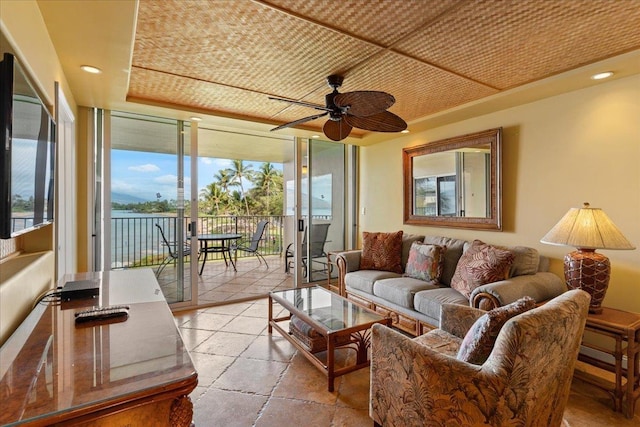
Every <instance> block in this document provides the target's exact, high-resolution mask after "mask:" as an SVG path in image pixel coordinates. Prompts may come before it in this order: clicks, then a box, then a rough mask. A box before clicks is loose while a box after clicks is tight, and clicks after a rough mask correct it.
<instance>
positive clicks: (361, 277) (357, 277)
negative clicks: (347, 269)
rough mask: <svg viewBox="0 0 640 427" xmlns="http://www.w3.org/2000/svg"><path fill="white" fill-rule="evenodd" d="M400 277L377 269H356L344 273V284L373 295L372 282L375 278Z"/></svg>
mask: <svg viewBox="0 0 640 427" xmlns="http://www.w3.org/2000/svg"><path fill="white" fill-rule="evenodd" d="M391 277H401V276H400V274H398V273H392V272H390V271H378V270H358V271H353V272H351V273H347V274H345V275H344V284H345V286H347V287H350V288H353V289H356V290H358V291H362V292H366V293H367V294H370V295H373V284H374V283H375V282H376V280H381V279H389V278H391Z"/></svg>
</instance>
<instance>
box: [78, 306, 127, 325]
mask: <svg viewBox="0 0 640 427" xmlns="http://www.w3.org/2000/svg"><path fill="white" fill-rule="evenodd" d="M128 315H129V306H128V305H108V306H105V307H93V308H90V309H88V310H83V311H79V312H77V313H76V314H75V316H76V322H89V321H91V320H102V319H111V318H115V317H123V316H128Z"/></svg>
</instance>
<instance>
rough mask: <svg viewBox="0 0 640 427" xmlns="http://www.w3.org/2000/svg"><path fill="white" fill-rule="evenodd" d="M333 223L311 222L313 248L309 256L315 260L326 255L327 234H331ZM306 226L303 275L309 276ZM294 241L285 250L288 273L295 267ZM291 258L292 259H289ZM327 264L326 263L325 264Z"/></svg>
mask: <svg viewBox="0 0 640 427" xmlns="http://www.w3.org/2000/svg"><path fill="white" fill-rule="evenodd" d="M330 225H331V224H311V236H310V237H311V248H310V253H309V257H310V258H311V261H312V262H313V260H314V258H322V257H326V256H327V254H326V253H325V251H324V245H325V244H326V243H327V235H328V234H329V226H330ZM306 231H307V230H306V228H305V233H304V238H303V240H302V257H301V258H302V267H303V270H302V275H303V276H304V277H307V232H306ZM292 246H293V243H290V244H289V246H287V250H286V252H285V263H284V271H285V273H288V272H289V271H290V270H291V269H292V268H293V257H294V251H293V249H292ZM289 259H291V261H289ZM325 265H326V264H325Z"/></svg>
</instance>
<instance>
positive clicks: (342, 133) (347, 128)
mask: <svg viewBox="0 0 640 427" xmlns="http://www.w3.org/2000/svg"><path fill="white" fill-rule="evenodd" d="M351 129H352V127H351V125H350V124H349V123H347V122H345V121H344V120H342V119H341V120H327V123H325V124H324V126H323V128H322V131H323V132H324V134H325V135H327V138H329V139H331V140H333V141H342V140H343V139H345V138H346V137H348V136H349V134H350V133H351Z"/></svg>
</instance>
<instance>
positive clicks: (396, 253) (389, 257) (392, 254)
mask: <svg viewBox="0 0 640 427" xmlns="http://www.w3.org/2000/svg"><path fill="white" fill-rule="evenodd" d="M360 269H362V270H383V271H391V272H394V273H402V271H403V266H402V230H400V231H397V232H395V233H370V232H367V231H363V232H362V259H361V260H360Z"/></svg>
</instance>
